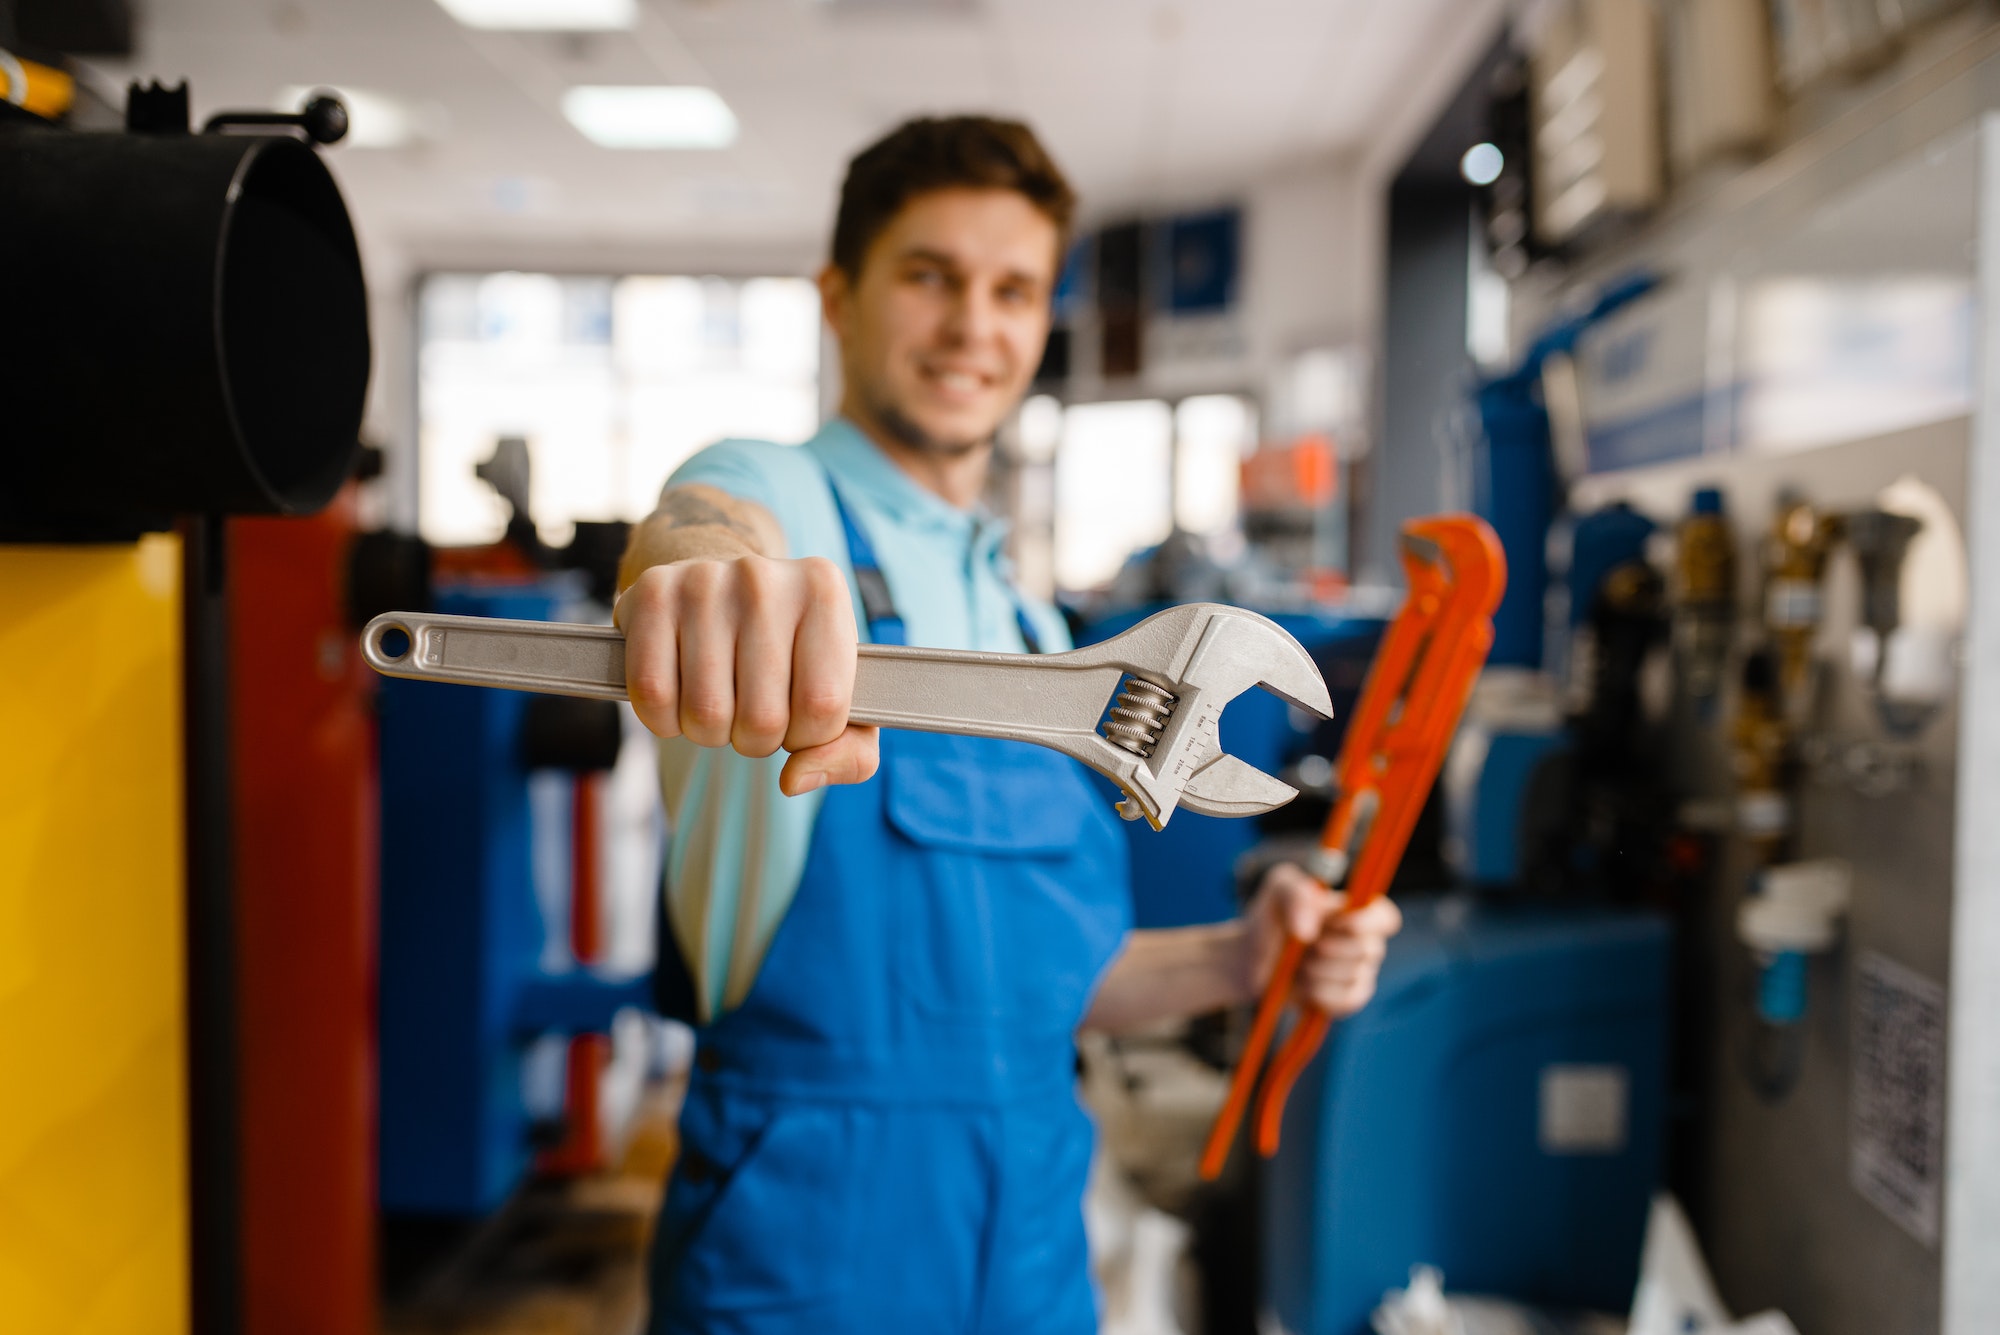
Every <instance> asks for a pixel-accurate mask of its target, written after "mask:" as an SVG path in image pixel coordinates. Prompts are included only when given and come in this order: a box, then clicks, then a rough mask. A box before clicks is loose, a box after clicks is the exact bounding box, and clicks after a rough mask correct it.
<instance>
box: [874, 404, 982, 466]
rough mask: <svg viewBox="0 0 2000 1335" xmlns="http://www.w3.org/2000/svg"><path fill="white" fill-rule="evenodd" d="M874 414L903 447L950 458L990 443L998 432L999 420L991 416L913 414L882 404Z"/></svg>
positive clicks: (968, 452)
mask: <svg viewBox="0 0 2000 1335" xmlns="http://www.w3.org/2000/svg"><path fill="white" fill-rule="evenodd" d="M875 415H876V417H877V419H878V420H880V422H881V423H882V426H883V428H884V429H885V430H887V431H888V432H889V434H890V435H892V436H894V437H895V438H896V439H897V440H898V441H899V442H901V443H902V444H904V445H907V446H909V447H910V448H911V449H915V450H922V451H923V452H924V453H925V454H936V455H942V456H945V457H947V458H949V457H953V456H956V455H961V454H970V453H971V452H972V451H974V450H976V449H979V448H981V447H982V446H985V445H987V444H990V443H991V442H992V440H993V433H994V432H995V431H997V430H998V429H999V419H998V418H997V417H994V416H992V415H991V414H971V413H912V412H906V411H904V410H903V409H902V408H900V407H890V406H887V405H883V406H879V407H877V409H876V413H875Z"/></svg>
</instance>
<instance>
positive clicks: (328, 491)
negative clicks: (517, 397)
mask: <svg viewBox="0 0 2000 1335" xmlns="http://www.w3.org/2000/svg"><path fill="white" fill-rule="evenodd" d="M0 293H4V308H5V312H6V314H5V317H4V318H0V423H4V426H0V522H6V523H11V524H13V525H15V526H20V525H22V524H26V525H29V526H33V525H34V524H37V523H59V522H61V521H64V520H71V519H77V520H86V521H88V520H93V519H96V520H101V519H106V518H113V519H116V518H123V517H131V516H163V515H168V514H174V513H195V512H199V513H208V514H300V513H305V512H309V511H312V510H316V509H318V508H320V507H321V506H323V505H324V504H326V502H327V501H328V500H330V499H331V498H332V496H333V494H334V492H335V490H337V489H338V488H339V486H340V484H341V481H342V480H343V479H344V478H345V477H346V476H347V474H348V471H349V469H350V467H351V465H352V462H353V456H354V451H355V449H356V446H357V443H358V440H359V435H360V427H361V413H362V402H363V397H364V395H365V393H366V390H367V384H368V362H369V347H368V312H367V291H366V287H365V285H364V283H363V281H362V274H361V257H360V254H359V252H358V250H357V249H356V246H355V240H354V229H353V226H352V224H351V223H350V221H349V219H348V216H347V209H346V206H345V204H344V203H343V202H342V200H341V197H340V191H339V189H338V187H337V186H336V185H335V184H334V181H333V177H332V175H331V174H330V173H329V172H328V171H327V169H326V166H325V164H323V163H322V162H321V161H320V159H319V156H318V154H316V153H315V152H314V151H313V150H312V148H310V147H309V146H308V145H307V144H305V143H304V142H301V141H300V140H299V139H297V138H294V137H292V136H289V135H282V134H256V135H236V134H206V135H190V134H177V133H170V134H84V133H74V132H70V131H64V130H58V129H54V128H50V127H44V126H41V125H36V124H31V123H26V122H25V121H24V120H15V119H11V118H10V119H9V120H7V121H4V122H0Z"/></svg>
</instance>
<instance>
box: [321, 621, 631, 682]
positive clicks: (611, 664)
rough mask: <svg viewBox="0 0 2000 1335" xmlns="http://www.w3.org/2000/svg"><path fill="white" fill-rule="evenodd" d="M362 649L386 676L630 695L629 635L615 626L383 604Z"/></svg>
mask: <svg viewBox="0 0 2000 1335" xmlns="http://www.w3.org/2000/svg"><path fill="white" fill-rule="evenodd" d="M361 656H362V658H364V659H366V660H367V663H368V666H369V667H371V668H374V669H375V670H376V671H377V672H379V673H381V674H382V675H383V676H385V677H408V678H410V679H412V680H414V681H443V682H453V683H456V684H458V685H461V686H504V687H507V688H509V689H511V690H516V691H540V692H542V693H543V694H546V695H580V696H583V697H585V698H587V699H592V700H623V699H625V698H626V696H625V636H624V635H623V634H622V633H621V632H620V631H619V630H618V628H617V627H616V626H578V625H569V624H565V623H563V622H559V621H509V620H506V619H505V618H501V617H462V616H446V615H443V614H441V613H433V612H384V613H383V614H382V615H381V616H378V617H376V618H375V619H374V620H373V621H370V622H369V623H368V624H367V626H366V627H364V628H363V629H362V632H361Z"/></svg>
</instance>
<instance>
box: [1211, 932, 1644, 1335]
mask: <svg viewBox="0 0 2000 1335" xmlns="http://www.w3.org/2000/svg"><path fill="white" fill-rule="evenodd" d="M1405 912H1406V913H1407V915H1408V926H1407V927H1406V928H1405V930H1404V932H1403V934H1402V935H1401V936H1400V937H1398V938H1397V939H1396V940H1395V942H1394V943H1393V944H1392V945H1391V947H1390V953H1389V957H1388V960H1387V961H1386V963H1385V965H1384V969H1383V976H1382V984H1381V990H1380V992H1379V994H1378V996H1377V997H1376V999H1375V1000H1374V1001H1373V1002H1372V1003H1371V1004H1370V1005H1369V1006H1368V1007H1367V1009H1365V1010H1364V1011H1362V1012H1361V1013H1360V1014H1359V1015H1358V1016H1356V1017H1354V1018H1353V1019H1351V1020H1348V1021H1346V1022H1345V1023H1343V1024H1341V1025H1340V1026H1339V1027H1338V1028H1337V1029H1336V1030H1335V1031H1334V1034H1333V1036H1332V1037H1331V1038H1330V1040H1329V1041H1328V1043H1327V1045H1326V1047H1325V1049H1324V1050H1323V1051H1322V1052H1321V1054H1320V1057H1319V1059H1318V1060H1317V1061H1316V1062H1315V1063H1314V1064H1313V1066H1312V1067H1311V1068H1309V1069H1308V1071H1307V1072H1306V1074H1305V1075H1304V1076H1303V1077H1302V1078H1301V1079H1300V1081H1299V1084H1298V1086H1297V1088H1296V1089H1295V1090H1294V1092H1293V1095H1292V1098H1291V1102H1290V1105H1289V1106H1288V1108H1287V1110H1286V1117H1285V1126H1284V1135H1283V1143H1282V1145H1281V1147H1280V1150H1279V1153H1278V1155H1277V1157H1276V1158H1275V1159H1274V1160H1272V1161H1271V1162H1270V1163H1269V1164H1268V1165H1265V1167H1264V1170H1263V1172H1264V1193H1263V1198H1264V1220H1265V1228H1264V1239H1265V1243H1264V1246H1265V1262H1264V1265H1265V1274H1264V1298H1265V1304H1266V1306H1267V1307H1268V1308H1269V1309H1270V1315H1273V1316H1275V1317H1276V1318H1277V1319H1278V1320H1279V1321H1281V1322H1282V1323H1283V1327H1284V1329H1286V1330H1289V1331H1293V1332H1297V1335H1361V1332H1365V1331H1366V1330H1367V1329H1368V1317H1369V1313H1370V1312H1371V1311H1373V1309H1374V1308H1375V1306H1376V1305H1377V1304H1378V1303H1380V1302H1381V1300H1382V1295H1383V1293H1384V1292H1385V1291H1386V1290H1388V1289H1392V1288H1400V1287H1402V1286H1403V1285H1404V1284H1405V1283H1406V1282H1407V1281H1408V1278H1409V1273H1410V1267H1411V1266H1413V1265H1418V1264H1429V1265H1435V1266H1438V1267H1439V1268H1440V1269H1442V1270H1443V1272H1444V1276H1445V1283H1446V1286H1447V1287H1448V1288H1450V1289H1452V1290H1457V1291H1463V1292H1472V1293H1489V1294H1498V1295H1501V1296H1504V1297H1508V1298H1513V1299H1515V1300H1517V1301H1521V1302H1526V1303H1531V1304H1538V1305H1544V1306H1550V1307H1567V1308H1590V1309H1597V1310H1601V1311H1609V1312H1623V1311H1625V1310H1627V1308H1628V1307H1629V1305H1630V1303H1631V1299H1632V1290H1633V1286H1634V1284H1635V1283H1636V1281H1637V1278H1638V1266H1639V1250H1640V1245H1641V1242H1642V1239H1643V1236H1644V1231H1645V1224H1646V1213H1647V1208H1648V1204H1649V1201H1650V1199H1651V1196H1652V1193H1653V1191H1654V1189H1655V1186H1656V1185H1657V1183H1658V1180H1659V1173H1660V1144H1661V1133H1662V1126H1663V1122H1664V1115H1665V1110H1664V1100H1665V1078H1666V1077H1665V1063H1666V1036H1667V1013H1668V1005H1667V987H1668V954H1669V936H1668V929H1667V926H1666V923H1665V922H1664V920H1662V919H1659V918H1656V917H1652V916H1648V915H1635V914H1630V913H1613V912H1610V911H1606V910H1578V909H1565V910H1553V909H1544V908H1524V907H1521V906H1505V907H1472V906H1470V905H1468V904H1467V903H1466V902H1465V901H1462V900H1461V901H1457V902H1455V903H1454V902H1442V903H1441V902H1440V901H1413V902H1411V903H1409V904H1407V905H1405ZM1238 1152H1239V1153H1240V1152H1242V1151H1241V1150H1240V1149H1239V1151H1238Z"/></svg>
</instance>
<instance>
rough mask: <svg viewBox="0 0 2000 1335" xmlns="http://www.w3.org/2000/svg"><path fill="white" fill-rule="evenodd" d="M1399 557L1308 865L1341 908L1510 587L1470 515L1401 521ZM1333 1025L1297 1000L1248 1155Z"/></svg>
mask: <svg viewBox="0 0 2000 1335" xmlns="http://www.w3.org/2000/svg"><path fill="white" fill-rule="evenodd" d="M1402 556H1403V570H1404V573H1405V575H1406V577H1407V578H1408V580H1409V586H1410V594H1409V598H1408V600H1407V601H1406V602H1405V603H1404V604H1403V610H1402V611H1401V612H1399V613H1398V614H1397V616H1396V619H1395V620H1394V621H1393V622H1391V623H1390V625H1389V629H1388V632H1387V633H1386V634H1385V635H1384V636H1383V637H1382V647H1381V648H1380V649H1379V650H1378V651H1377V652H1376V656H1375V665H1374V667H1373V668H1372V669H1371V670H1370V672H1369V674H1368V684H1367V685H1366V686H1364V687H1363V688H1362V692H1361V700H1360V703H1359V704H1358V705H1357V706H1356V707H1355V711H1354V717H1353V719H1352V720H1351V721H1350V722H1349V723H1348V725H1347V738H1346V740H1345V741H1344V742H1343V743H1342V745H1341V749H1340V763H1339V765H1338V766H1337V767H1336V768H1335V774H1334V778H1335V782H1336V784H1337V785H1338V791H1339V798H1338V800H1337V801H1336V802H1335V804H1334V808H1333V813H1332V814H1331V815H1330V816H1329V817H1328V818H1327V823H1326V829H1325V831H1324V833H1323V834H1322V835H1321V837H1320V847H1319V852H1318V853H1317V855H1316V856H1315V857H1314V859H1313V862H1312V865H1310V866H1308V867H1307V869H1306V870H1308V871H1309V872H1311V873H1312V874H1313V875H1314V876H1315V877H1317V878H1318V879H1319V880H1320V881H1321V882H1322V883H1323V884H1325V885H1327V886H1328V887H1329V888H1332V887H1344V888H1345V890H1346V894H1347V899H1346V902H1345V903H1344V904H1343V906H1342V909H1341V911H1342V912H1343V913H1352V912H1355V911H1356V910H1358V909H1361V908H1364V907H1366V906H1367V905H1368V904H1369V903H1371V902H1372V901H1374V900H1375V899H1376V898H1378V897H1379V896H1380V895H1381V894H1382V892H1383V891H1385V890H1387V889H1388V888H1389V881H1390V879H1391V878H1392V877H1393V876H1394V875H1395V873H1396V865H1397V864H1398V863H1399V862H1401V861H1402V857H1403V849H1404V847H1405V846H1406V845H1407V844H1408V843H1409V841H1410V831H1411V830H1412V829H1414V828H1415V826H1416V823H1417V816H1418V814H1419V813H1420V812H1421V811H1422V810H1423V806H1424V800H1425V798H1426V797H1427V796H1429V794H1430V790H1431V784H1432V782H1433V781H1434V780H1435V779H1436V778H1437V772H1438V768H1439V767H1440V766H1441V765H1442V764H1443V763H1444V756H1445V751H1446V749H1447V748H1448V747H1449V746H1450V745H1451V739H1452V735H1453V733H1455V732H1456V731H1457V729H1458V719H1459V715H1460V714H1462V713H1464V712H1465V702H1466V700H1467V698H1468V697H1469V696H1470V695H1471V694H1472V684H1473V681H1474V679H1475V678H1477V677H1478V675H1479V671H1480V669H1481V668H1482V667H1483V666H1484V665H1485V663H1486V655H1487V652H1488V651H1489V650H1490V649H1491V648H1492V647H1493V611H1494V609H1495V608H1496V607H1498V606H1499V603H1500V595H1501V593H1502V592H1503V591H1504V590H1505V589H1506V585H1507V562H1506V557H1505V556H1504V555H1503V554H1502V552H1501V549H1500V540H1499V538H1497V537H1496V536H1494V533H1493V530H1492V529H1491V528H1489V527H1488V526H1487V525H1486V523H1485V522H1484V521H1483V520H1480V519H1477V518H1474V517H1473V516H1471V515H1440V516H1437V517H1434V518H1430V519H1418V520H1413V521H1411V522H1410V523H1408V524H1406V525H1404V527H1403V535H1402ZM1307 949H1308V944H1307V943H1306V942H1303V941H1298V940H1290V939H1288V940H1287V941H1286V942H1285V946H1284V950H1283V951H1282V952H1281V953H1280V955H1279V957H1278V963H1277V967H1276V968H1275V969H1274V970H1273V971H1272V973H1271V980H1270V982H1269V983H1268V984H1267V985H1266V987H1265V989H1264V996H1263V998H1262V1000H1261V1001H1259V1003H1258V1005H1257V1014H1256V1018H1255V1019H1254V1020H1253V1021H1252V1023H1251V1026H1250V1037H1249V1040H1248V1042H1247V1043H1246V1044H1245V1045H1244V1050H1243V1057H1242V1060H1241V1062H1240V1063H1239V1064H1238V1066H1237V1068H1236V1075H1235V1078H1234V1079H1233V1080H1232V1081H1231V1082H1230V1086H1229V1097H1228V1099H1227V1100H1226V1101H1225V1102H1224V1103H1223V1105H1222V1112H1221V1113H1220V1115H1218V1116H1217V1118H1216V1120H1215V1126H1214V1128H1213V1130H1211V1131H1210V1132H1209V1137H1208V1145H1207V1147H1206V1148H1205V1149H1204V1150H1203V1152H1202V1158H1201V1175H1202V1177H1203V1178H1204V1179H1205V1180H1208V1181H1213V1180H1214V1179H1215V1178H1216V1177H1217V1176H1218V1175H1219V1174H1220V1173H1221V1172H1222V1166H1223V1164H1224V1163H1225V1162H1226V1161H1227V1160H1228V1158H1229V1147H1230V1145H1231V1143H1232V1142H1234V1140H1235V1139H1236V1128H1237V1126H1238V1124H1239V1123H1241V1122H1242V1120H1243V1114H1244V1112H1245V1110H1246V1109H1247V1108H1248V1107H1249V1104H1250V1094H1251V1091H1252V1089H1253V1087H1254V1086H1255V1084H1256V1081H1257V1070H1258V1067H1259V1066H1260V1065H1262V1063H1263V1060H1264V1053H1265V1052H1266V1051H1267V1050H1268V1049H1269V1048H1270V1045H1271V1039H1272V1036H1273V1035H1274V1034H1275V1033H1276V1032H1277V1027H1278V1019H1279V1017H1280V1016H1281V1015H1282V1014H1283V1012H1284V1009H1285V1003H1286V1001H1288V1000H1289V999H1290V998H1291V995H1292V987H1293V984H1294V982H1295V981H1296V979H1297V976H1298V971H1299V966H1300V964H1301V963H1302V962H1303V961H1304V959H1305V953H1306V950H1307ZM1330 1023H1331V1020H1330V1017H1328V1016H1327V1015H1326V1014H1325V1013H1324V1012H1322V1011H1318V1010H1314V1009H1311V1008H1309V1007H1303V1006H1302V1007H1301V1014H1300V1016H1299V1018H1298V1022H1297V1024H1296V1025H1295V1026H1294V1027H1293V1029H1292V1032H1291V1034H1290V1036H1289V1037H1288V1038H1287V1039H1286V1040H1285V1043H1284V1046H1283V1047H1281V1048H1280V1049H1279V1050H1278V1054H1277V1056H1276V1058H1275V1059H1273V1061H1272V1063H1271V1073H1270V1076H1269V1078H1268V1079H1267V1080H1266V1082H1265V1085H1264V1090H1263V1093H1262V1094H1261V1095H1260V1096H1259V1098H1258V1102H1257V1122H1256V1129H1257V1152H1258V1153H1260V1154H1262V1155H1264V1156H1265V1157H1266V1158H1269V1157H1270V1156H1271V1155H1272V1154H1273V1153H1275V1152H1276V1151H1277V1148H1278V1128H1279V1126H1280V1124H1281V1122H1282V1120H1283V1118H1284V1112H1285V1099H1286V1097H1287V1096H1288V1095H1289V1094H1290V1093H1291V1089H1292V1084H1293V1082H1294V1081H1296V1080H1297V1079H1298V1078H1299V1075H1300V1073H1301V1072H1303V1071H1304V1070H1305V1068H1306V1065H1307V1063H1309V1062H1310V1061H1311V1060H1312V1058H1313V1054H1314V1053H1315V1052H1317V1051H1318V1050H1319V1046H1320V1043H1321V1041H1322V1040H1324V1039H1325V1037H1326V1032H1327V1028H1328V1026H1329V1024H1330Z"/></svg>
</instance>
